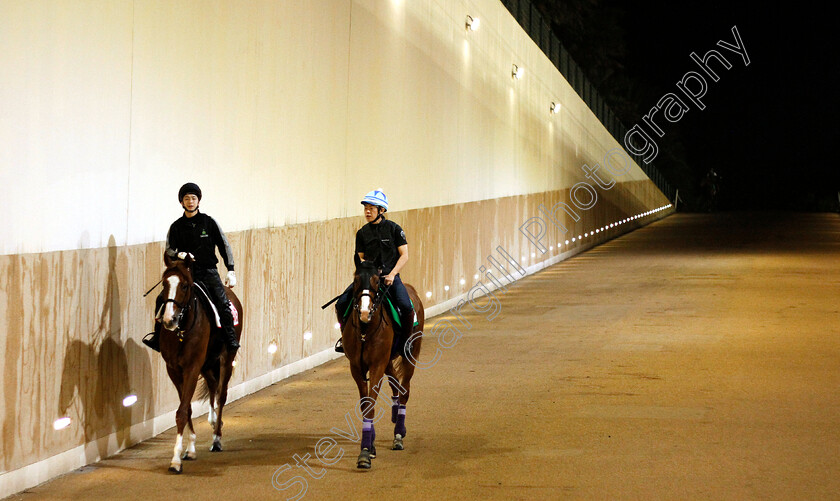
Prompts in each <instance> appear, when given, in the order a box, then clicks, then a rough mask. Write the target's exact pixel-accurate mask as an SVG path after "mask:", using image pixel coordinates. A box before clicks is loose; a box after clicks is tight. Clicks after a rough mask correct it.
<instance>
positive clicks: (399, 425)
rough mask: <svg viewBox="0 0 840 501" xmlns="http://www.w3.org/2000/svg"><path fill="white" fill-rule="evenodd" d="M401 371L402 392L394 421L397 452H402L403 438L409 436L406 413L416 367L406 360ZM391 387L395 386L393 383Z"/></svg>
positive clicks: (401, 365) (394, 448) (401, 366)
mask: <svg viewBox="0 0 840 501" xmlns="http://www.w3.org/2000/svg"><path fill="white" fill-rule="evenodd" d="M400 370H401V372H402V378H400V386H401V388H400V390H402V391H401V393H400V396H399V405H398V406H397V416H396V419H395V420H394V446H393V447H392V449H393V450H395V451H401V450H403V448H404V446H403V438H405V436H406V434H407V430H406V428H405V412H406V404H408V398H409V397H410V396H411V376H413V375H414V365H413V364H410V363H406V361H405V359H403V361H402V362H401V363H400ZM391 386H392V387H393V386H394V383H393V382H392V384H391ZM395 393H396V392H395Z"/></svg>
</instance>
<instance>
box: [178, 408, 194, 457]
mask: <svg viewBox="0 0 840 501" xmlns="http://www.w3.org/2000/svg"><path fill="white" fill-rule="evenodd" d="M190 400H192V399H190ZM187 426H188V427H189V429H190V435H189V440H188V441H187V447H186V450H185V451H184V452H183V455H182V456H181V459H187V460H193V459H195V428H193V422H192V404H190V406H189V407H187Z"/></svg>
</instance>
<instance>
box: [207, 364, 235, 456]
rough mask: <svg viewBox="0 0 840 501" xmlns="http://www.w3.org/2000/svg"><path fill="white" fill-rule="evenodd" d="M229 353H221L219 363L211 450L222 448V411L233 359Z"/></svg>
mask: <svg viewBox="0 0 840 501" xmlns="http://www.w3.org/2000/svg"><path fill="white" fill-rule="evenodd" d="M228 356H229V355H223V356H222V360H220V361H219V364H220V367H221V369H220V374H219V384H218V391H219V395H218V407H217V411H216V426H215V429H214V431H213V445H212V446H211V447H210V450H211V451H212V452H220V451H221V450H222V424H223V423H222V412H223V410H224V407H225V403H226V402H227V388H228V383H230V378H231V376H232V375H233V360H231V359H229V358H228Z"/></svg>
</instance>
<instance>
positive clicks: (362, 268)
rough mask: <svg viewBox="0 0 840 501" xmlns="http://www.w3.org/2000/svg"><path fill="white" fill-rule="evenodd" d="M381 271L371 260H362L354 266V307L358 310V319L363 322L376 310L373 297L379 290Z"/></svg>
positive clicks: (366, 321) (368, 320)
mask: <svg viewBox="0 0 840 501" xmlns="http://www.w3.org/2000/svg"><path fill="white" fill-rule="evenodd" d="M381 272H382V269H381V268H379V267H377V266H376V265H375V264H374V263H372V262H371V261H362V262H361V263H359V265H358V266H356V275H355V276H354V277H353V297H354V298H355V303H356V308H357V309H358V310H359V319H360V320H361V321H362V322H364V323H368V322H370V320H371V318H372V317H373V314H374V313H375V311H376V304H375V302H376V301H375V298H376V297H377V294H378V291H379V274H380V273H381ZM372 303H374V304H372Z"/></svg>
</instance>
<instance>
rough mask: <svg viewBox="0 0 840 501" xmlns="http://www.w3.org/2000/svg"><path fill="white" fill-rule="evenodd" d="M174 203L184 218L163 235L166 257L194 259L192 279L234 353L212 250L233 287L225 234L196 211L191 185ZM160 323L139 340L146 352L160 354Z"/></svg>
mask: <svg viewBox="0 0 840 501" xmlns="http://www.w3.org/2000/svg"><path fill="white" fill-rule="evenodd" d="M178 201H179V202H181V206H182V207H183V208H184V215H183V216H181V217H180V218H178V220H176V221H175V222H174V223H172V226H170V227H169V233H168V234H167V235H166V254H167V255H168V256H169V257H170V258H172V259H184V258H185V257H187V255H191V256H192V258H193V259H194V263H193V265H192V276H193V280H194V281H196V282H201V283H202V284H204V285H205V286H206V287H205V288H206V289H207V293H208V294H209V295H210V299H211V300H212V301H213V304H215V305H216V309H217V310H218V311H219V319H220V320H221V324H222V329H223V330H224V333H225V344H226V345H227V347H228V350H229V351H230V352H232V353H235V352H236V350H237V349H239V342H238V341H237V340H236V333H235V332H234V330H233V315H232V314H231V311H230V302H229V301H228V298H227V295H226V294H225V288H224V287H223V286H222V280H221V279H220V278H219V272H218V271H217V270H216V265H217V264H218V262H219V260H218V259H217V258H216V248H218V249H219V254H221V256H222V260H223V261H224V263H225V267H226V268H227V270H228V273H227V277H226V279H225V284H226V285H228V286H230V287H233V286H235V285H236V274H235V273H234V271H233V252H232V251H231V248H230V244H228V241H227V238H225V234H224V233H223V232H222V230H221V228H219V225H218V224H217V223H216V221H215V220H214V219H213V218H212V217H210V216H208V215H207V214H203V213H201V212H199V211H198V204H199V202H200V201H201V188H199V187H198V185H196V184H195V183H187V184H185V185H183V186H182V187H181V189H180V190H179V191H178ZM159 333H160V323H159V322H157V323H156V324H155V331H154V332H153V333H151V334H150V335H149V336H146V338H145V339H143V343H145V344H146V345H147V346H148V347H149V348H152V349H153V350H155V351H160V340H159V339H158V334H159Z"/></svg>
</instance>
